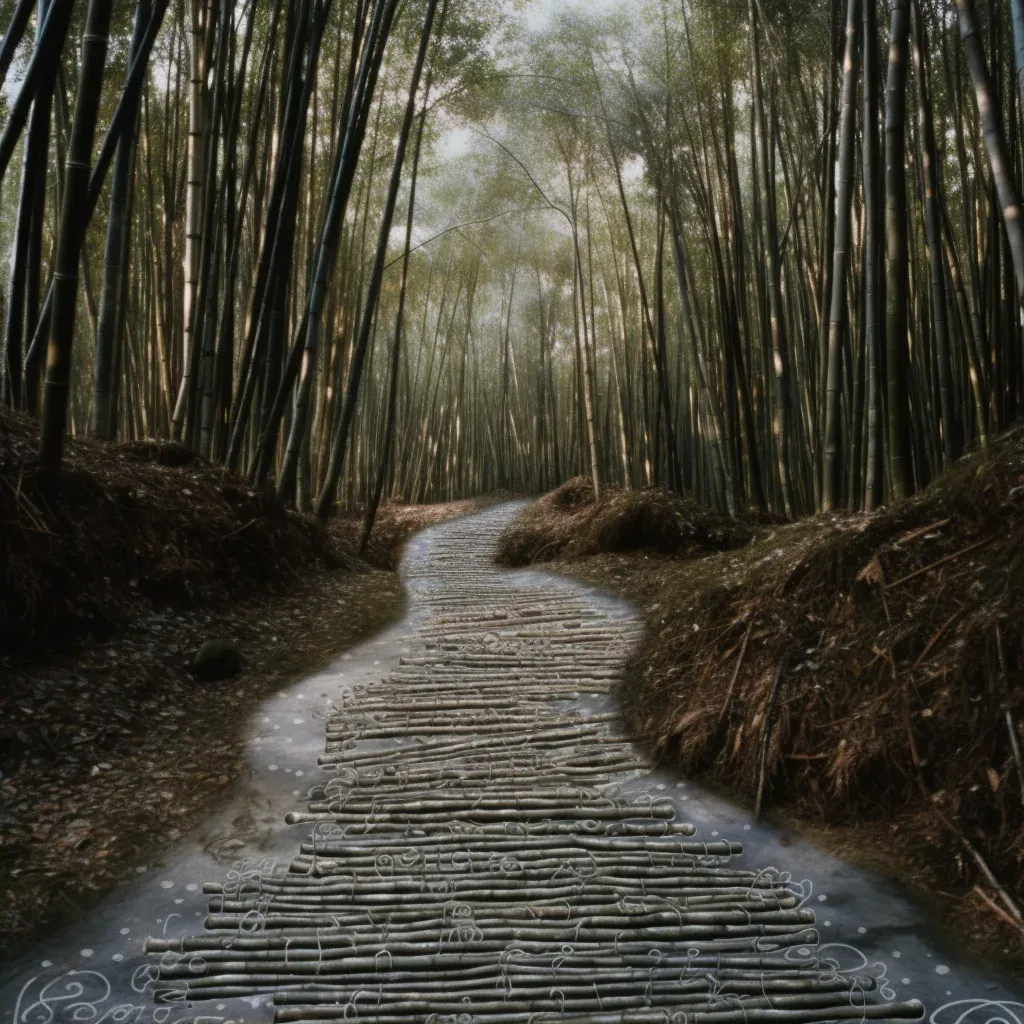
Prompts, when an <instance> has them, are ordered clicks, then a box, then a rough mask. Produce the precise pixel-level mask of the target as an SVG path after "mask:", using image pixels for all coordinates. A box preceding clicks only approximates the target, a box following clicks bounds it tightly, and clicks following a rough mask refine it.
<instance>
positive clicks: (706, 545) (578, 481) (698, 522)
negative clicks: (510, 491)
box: [499, 477, 753, 565]
mask: <svg viewBox="0 0 1024 1024" xmlns="http://www.w3.org/2000/svg"><path fill="white" fill-rule="evenodd" d="M752 536H753V531H752V529H751V526H750V524H749V523H747V522H741V521H738V520H735V519H729V518H727V517H724V516H718V515H716V514H715V513H713V512H711V511H709V510H708V509H706V508H702V507H701V506H700V505H698V504H697V503H696V502H694V501H692V500H690V499H688V498H682V497H679V496H678V495H676V494H672V493H671V492H669V491H665V490H661V489H658V488H650V489H647V490H643V491H624V490H612V491H610V492H609V493H608V494H607V495H604V496H603V497H602V500H601V501H600V502H599V503H595V502H594V486H593V484H592V483H591V482H590V481H589V480H587V479H586V478H585V477H576V478H575V479H573V480H570V481H568V483H565V484H563V485H562V486H561V487H559V488H558V489H557V490H555V491H552V492H551V493H550V494H547V495H545V496H544V497H543V498H541V499H540V500H539V501H536V502H535V503H534V504H533V505H531V506H530V507H529V508H527V509H526V510H525V511H524V512H523V514H522V515H521V516H519V518H518V519H517V520H516V522H515V523H514V524H513V525H512V526H511V527H510V528H509V529H508V530H507V531H506V533H505V535H504V536H503V537H502V543H501V552H500V555H499V559H500V560H501V561H502V562H504V563H505V564H506V565H530V564H532V563H533V562H538V561H550V560H551V559H553V558H579V557H582V556H584V555H596V554H600V553H602V552H609V551H619V552H622V551H636V550H640V549H645V550H653V551H658V552H661V553H662V554H671V555H675V556H684V555H691V554H695V553H705V552H708V551H726V550H729V549H730V548H735V547H739V546H741V545H743V544H746V543H747V542H749V540H750V539H751V537H752Z"/></svg>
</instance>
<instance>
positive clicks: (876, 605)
mask: <svg viewBox="0 0 1024 1024" xmlns="http://www.w3.org/2000/svg"><path fill="white" fill-rule="evenodd" d="M500 560H501V561H502V562H503V563H505V564H508V565H527V564H533V563H537V562H546V563H548V564H549V565H550V567H551V568H555V569H557V570H559V571H561V572H564V573H566V574H568V575H571V576H574V577H577V578H580V579H583V580H585V581H587V582H590V583H593V584H596V585H599V586H601V587H603V588H605V589H608V590H611V591H615V592H617V593H619V594H621V595H622V596H624V597H626V598H627V599H628V600H630V601H631V602H632V603H633V604H634V605H635V606H636V607H637V608H638V609H639V610H641V611H643V612H644V613H645V616H646V619H647V623H648V635H647V639H646V640H645V642H644V644H643V645H642V646H641V648H640V649H639V651H638V653H637V654H636V655H635V657H634V659H633V662H632V664H631V666H630V668H629V670H628V672H627V675H626V681H625V683H624V684H623V687H622V693H621V696H622V700H623V705H624V709H625V714H626V718H627V722H628V725H629V727H630V729H631V731H632V733H633V734H634V736H636V737H637V738H638V739H639V740H640V741H641V742H642V743H643V744H644V745H645V746H646V747H647V748H648V749H650V750H652V751H653V752H654V753H655V754H656V756H657V757H658V759H659V760H661V761H662V762H664V763H666V764H669V765H673V766H674V767H676V768H678V769H679V770H681V771H682V772H684V773H685V774H686V775H688V776H690V777H693V778H699V779H702V780H704V781H705V782H706V783H707V784H709V785H710V786H711V787H712V788H714V789H716V790H718V791H720V792H723V791H724V792H725V793H726V794H727V795H729V796H730V797H731V798H733V799H736V800H738V801H739V802H741V803H743V804H745V805H748V806H749V805H755V806H757V805H758V804H759V803H760V805H761V806H762V807H764V808H765V813H766V814H768V815H769V816H770V817H771V818H773V819H774V820H776V821H778V822H780V823H781V824H782V825H784V826H785V827H790V828H796V829H798V830H799V831H801V832H802V833H803V834H805V835H807V836H808V837H809V838H810V839H811V840H812V841H815V842H817V843H819V844H820V845H822V846H824V847H826V848H828V849H830V850H832V851H834V852H837V853H839V854H840V855H841V856H843V857H845V858H846V859H848V860H850V861H853V862H855V863H859V864H860V865H862V866H865V867H868V868H870V869H872V870H875V871H876V872H878V873H881V874H885V875H887V876H890V877H894V878H897V879H899V880H901V881H902V882H903V883H905V884H906V885H907V887H908V888H909V889H910V890H911V891H913V892H915V893H916V894H917V895H918V897H919V898H920V899H921V900H922V901H923V902H925V903H926V904H928V905H930V906H931V907H932V908H933V910H934V911H935V914H936V916H937V917H939V918H941V919H942V920H944V922H945V923H946V925H948V926H949V927H951V928H953V929H955V931H956V934H957V938H958V942H959V943H960V944H962V945H965V946H968V947H970V949H971V950H972V951H973V952H974V953H975V954H977V955H978V956H980V957H983V958H984V959H985V960H986V961H988V962H990V963H994V964H1001V965H1002V966H1003V967H1004V969H1007V970H1009V971H1011V972H1012V973H1013V974H1014V975H1015V976H1017V977H1022V976H1024V923H1022V921H1021V918H1020V907H1021V905H1022V901H1024V853H1022V850H1024V844H1022V840H1024V768H1022V764H1021V757H1020V748H1021V746H1024V737H1022V735H1021V729H1020V723H1021V719H1022V717H1024V685H1022V684H1024V646H1022V640H1024V430H1022V429H1018V430H1016V431H1015V432H1013V433H1011V434H1009V435H1007V436H1005V437H1003V438H1001V439H1000V440H999V441H998V442H996V443H995V444H994V445H993V446H992V447H991V449H990V451H989V452H988V453H987V454H986V455H978V454H975V455H972V456H969V457H967V458H965V459H963V460H962V461H961V462H960V463H959V464H958V465H957V467H955V468H954V469H953V470H952V471H951V472H949V473H947V474H945V475H944V476H943V477H942V478H941V479H940V480H938V481H936V482H935V483H934V484H933V485H932V486H931V487H929V488H928V489H926V490H925V491H923V492H922V493H921V494H919V495H918V496H916V497H915V498H913V499H911V500H909V501H906V502H902V503H898V504H895V505H893V506H892V507H890V508H885V509H880V510H877V511H876V512H874V513H871V514H858V515H845V514H842V515H838V514H837V515H819V516H815V517H812V518H810V519H806V520H802V521H800V522H796V523H792V524H778V523H771V522H767V521H765V520H764V518H763V517H744V518H740V519H739V520H730V519H728V518H725V517H722V516H719V515H717V514H715V513H713V512H710V511H709V510H707V509H702V508H700V507H699V506H697V505H695V504H694V503H692V502H690V501H688V500H685V499H680V498H678V497H675V496H673V495H669V494H667V493H665V492H662V491H658V490H646V491H633V492H623V491H618V492H615V491H613V492H611V493H610V494H608V495H606V496H604V497H603V498H602V500H601V501H600V502H599V503H596V504H595V502H594V498H593V490H592V488H591V487H590V485H589V484H588V483H587V482H586V481H584V480H576V481H572V482H570V483H569V484H566V485H565V486H563V487H562V488H560V489H559V490H558V491H555V492H552V493H551V494H549V495H547V496H545V497H544V498H542V499H541V500H540V501H539V502H537V503H536V504H535V505H533V506H531V507H530V508H529V509H527V510H526V511H525V512H524V513H523V514H522V515H521V516H520V518H519V519H518V520H517V522H516V524H515V525H514V526H513V527H512V528H510V529H509V530H508V531H507V532H506V533H505V535H504V537H503V540H502V548H501V555H500Z"/></svg>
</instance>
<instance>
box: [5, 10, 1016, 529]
mask: <svg viewBox="0 0 1024 1024" xmlns="http://www.w3.org/2000/svg"><path fill="white" fill-rule="evenodd" d="M0 16H2V17H3V18H4V19H5V23H6V26H7V27H6V31H5V34H4V36H3V40H2V42H0V78H2V79H3V81H4V91H3V94H2V97H0V121H2V127H0V203H2V205H0V243H2V245H3V248H4V251H6V252H7V253H8V254H9V263H8V267H9V269H8V272H7V274H6V278H5V279H3V278H2V276H0V298H2V323H3V348H2V351H3V356H4V357H3V360H2V364H0V386H2V395H3V400H4V402H5V403H6V404H7V405H9V406H11V407H13V408H16V409H19V410H22V411H24V412H25V413H27V414H29V415H31V416H34V417H37V419H38V421H39V430H40V449H39V454H40V466H41V470H42V472H44V473H47V474H52V475H53V476H54V478H55V479H56V474H57V471H58V470H59V467H60V464H61V458H62V451H63V444H64V438H65V436H66V435H67V434H68V433H69V432H70V433H72V434H74V435H76V436H91V437H95V438H97V439H99V440H101V441H106V442H114V441H119V440H130V439H135V438H139V437H145V436H151V437H158V438H173V439H175V440H178V441H180V442H182V443H184V444H185V445H188V446H189V447H191V448H193V449H194V450H196V451H197V452H199V453H200V454H201V455H202V456H203V457H204V458H207V459H210V460H212V461H213V462H215V463H218V464H222V465H224V466H226V467H229V468H231V469H233V470H236V471H239V472H242V473H244V474H246V475H248V477H249V478H250V480H251V481H252V484H253V485H254V486H256V487H260V488H269V487H273V488H275V489H276V490H277V492H278V494H279V495H280V497H281V499H282V500H283V501H284V502H286V503H287V504H288V505H291V506H293V507H296V508H298V509H299V510H302V511H312V512H315V513H316V514H317V515H319V516H320V517H321V518H326V517H327V516H328V515H329V513H330V511H331V509H332V507H334V505H335V504H336V503H337V502H339V501H340V502H342V503H343V504H345V505H346V506H348V507H350V508H353V507H365V508H367V509H369V512H370V516H371V517H372V514H373V509H375V508H376V506H377V505H378V503H379V502H380V501H382V500H388V499H391V498H394V499H399V500H406V501H427V500H440V499H447V498H454V497H461V496H465V495H469V494H474V493H479V492H483V491H487V490H492V489H495V488H505V489H509V490H515V491H537V490H541V489H544V488H547V487H550V486H553V485H555V484H557V483H559V482H561V481H562V480H565V479H567V478H569V477H571V476H574V475H579V474H585V475H588V476H590V477H591V479H592V480H593V482H594V485H595V487H596V488H597V490H598V491H600V490H601V489H602V488H603V487H606V486H609V485H622V486H627V487H641V486H648V485H653V484H657V485H662V486H665V487H670V488H673V489H676V490H680V491H686V492H688V493H692V494H694V495H695V496H696V497H698V498H699V499H700V500H702V501H704V502H706V503H709V504H713V505H715V506H717V507H720V508H723V509H728V510H730V511H734V512H735V511H738V510H741V509H744V508H758V509H762V510H765V511H772V512H775V513H777V514H782V515H786V516H788V517H794V516H798V515H803V514H807V513H810V512H813V511H816V510H821V509H825V510H829V509H835V508H840V507H848V508H853V509H859V508H872V507H874V506H877V505H879V504H883V503H886V502H888V501H889V500H891V499H892V498H893V497H899V496H905V495H908V494H910V493H912V492H913V491H914V490H916V489H919V488H921V487H922V486H924V485H926V484H927V483H928V482H929V481H930V480H931V479H932V478H933V477H935V476H936V475H937V474H938V473H939V472H941V471H942V469H943V468H945V467H947V466H949V465H950V464H952V463H953V462H954V461H955V460H956V459H957V458H959V457H960V455H961V454H962V453H963V452H964V451H966V450H967V449H968V448H970V447H972V446H984V445H985V444H987V442H988V439H989V438H991V437H993V436H994V435H996V434H997V433H998V432H999V431H1001V430H1002V429H1004V428H1005V427H1006V426H1007V425H1009V424H1010V423H1011V422H1013V421H1014V420H1015V418H1016V417H1017V416H1018V415H1019V411H1020V403H1021V402H1024V359H1022V353H1021V342H1022V327H1021V323H1022V317H1021V309H1022V306H1021V300H1022V297H1024V225H1022V224H1021V211H1020V188H1021V181H1022V178H1024V131H1022V127H1024V0H1009V6H1007V5H1006V4H1005V3H1003V2H998V0H991V2H990V3H988V4H981V3H976V2H975V0H955V3H950V2H948V0H889V2H888V3H887V4H882V3H880V2H879V0H831V2H826V0H797V2H795V3H794V2H787V3H782V2H779V0H770V2H769V0H643V2H635V3H634V2H625V0H621V2H619V3H617V4H616V3H608V4H605V5H601V6H600V8H599V10H598V11H597V12H585V11H584V9H583V8H579V9H577V8H572V7H566V6H565V5H559V4H553V3H546V2H542V0H534V2H528V3H523V4H513V3H507V4H506V3H503V2H501V0H283V2H281V3H274V4H271V3H260V2H259V0H239V2H235V3H229V2H228V0H136V2H135V5H134V6H131V5H128V4H127V3H125V4H114V3H112V2H111V0H78V2H77V3H76V2H75V0H13V2H12V0H7V2H6V3H5V4H3V5H0Z"/></svg>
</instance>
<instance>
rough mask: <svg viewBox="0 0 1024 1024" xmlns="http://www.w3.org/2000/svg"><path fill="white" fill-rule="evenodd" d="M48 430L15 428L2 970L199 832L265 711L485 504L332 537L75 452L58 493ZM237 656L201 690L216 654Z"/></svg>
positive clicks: (0, 619)
mask: <svg viewBox="0 0 1024 1024" xmlns="http://www.w3.org/2000/svg"><path fill="white" fill-rule="evenodd" d="M34 451H35V425H34V424H33V423H31V422H30V421H28V420H25V419H23V418H21V417H17V416H11V415H9V414H6V413H0V678H2V686H0V893H2V903H0V936H2V939H0V957H4V956H7V955H10V954H12V953H14V952H16V951H21V950H23V949H24V948H25V946H26V945H27V944H28V943H30V942H31V941H33V940H36V939H39V938H41V937H42V936H43V935H45V934H47V933H50V932H52V931H53V930H54V929H56V928H57V927H59V926H60V925H61V924H62V923H63V922H65V921H68V920H72V919H74V918H77V917H79V916H80V915H81V913H82V912H83V911H84V910H85V909H87V908H88V906H89V905H90V904H92V903H94V902H95V901H97V900H98V899H99V898H100V896H101V895H102V894H103V893H104V892H106V891H108V890H109V889H111V888H112V887H114V886H115V885H116V884H117V883H118V882H119V881H121V880H122V879H124V878H125V877H126V876H127V875H128V874H130V872H131V871H132V870H134V868H135V866H136V865H137V864H139V863H140V862H144V861H145V859H146V855H147V853H148V852H151V851H153V850H154V849H156V848H159V847H161V846H164V845H166V844H168V843H172V842H174V841H175V840H176V839H178V838H179V837H180V836H181V835H182V834H183V833H184V832H186V831H187V830H188V829H189V828H191V827H192V826H193V825H194V824H196V823H197V822H198V821H200V820H201V818H202V817H203V815H204V814H205V813H206V812H207V811H208V809H209V808H210V807H212V806H213V805H215V804H216V803H217V802H218V800H220V799H222V798H223V794H224V792H225V790H226V789H227V788H228V787H229V786H230V785H232V783H234V782H235V781H236V780H237V779H238V778H239V776H240V774H241V772H242V770H243V767H244V763H245V762H244V756H243V749H244V737H243V728H244V726H245V723H246V721H247V719H248V717H249V715H250V714H251V713H252V711H253V709H254V708H255V707H256V705H257V704H258V702H259V701H260V700H261V699H262V698H264V697H265V696H266V695H268V694H270V693H272V692H275V691H276V690H277V689H279V688H281V687H282V686H283V685H286V684H287V683H288V682H289V681H290V680H293V679H296V678H299V677H301V676H302V675H305V674H308V673H310V672H313V671H316V670H318V669H320V668H322V667H323V666H325V665H326V664H327V663H328V662H330V661H331V660H332V659H333V658H334V657H336V656H337V655H339V654H340V653H341V652H342V651H344V650H345V649H346V648H348V647H351V646H353V645H354V644H355V643H357V642H358V641H360V640H361V639H363V638H364V637H367V636H369V635H371V634H372V633H374V632H376V631H377V630H379V629H380V628H381V627H382V626H383V625H385V624H387V623H388V622H390V621H392V620H394V619H395V618H397V617H398V615H399V614H400V613H401V611H402V608H403V604H404V600H403V590H402V586H401V583H400V581H399V578H398V575H397V573H396V572H394V571H393V570H394V568H395V565H396V563H397V557H398V553H399V551H400V549H401V546H402V544H403V543H404V541H405V540H406V539H407V538H408V537H409V536H411V535H412V534H413V533H415V532H417V531H418V530H420V529H422V528H423V527H425V526H428V525H431V524H433V523H437V522H441V521H443V520H445V519H449V518H452V517H454V516H457V515H462V514H465V513H466V512H468V511H471V510H473V509H474V508H477V507H480V505H481V502H454V503H451V504H447V505H432V506H400V505H388V506H385V507H384V508H382V509H381V513H380V516H379V517H378V520H377V525H376V526H375V529H374V533H373V537H372V540H371V543H370V545H369V548H368V550H367V552H366V553H365V555H364V557H362V558H360V557H358V555H357V554H356V552H357V551H358V546H359V539H360V537H361V531H362V521H361V519H357V518H355V517H339V518H337V519H335V520H333V521H332V523H331V525H330V528H329V529H328V531H327V532H326V534H325V533H324V532H323V531H322V530H320V529H319V528H318V526H317V524H316V523H315V522H314V521H313V520H312V519H310V518H309V517H304V516H299V515H295V514H293V513H286V512H285V511H284V510H283V509H282V508H281V507H280V505H279V504H278V503H277V502H276V500H275V499H273V498H272V497H269V496H266V495H262V494H257V493H255V492H253V491H252V490H250V489H249V488H248V487H247V485H246V483H245V481H244V480H242V479H241V478H237V477H233V476H231V475H230V474H227V473H225V472H224V471H222V470H219V469H214V468H212V467H210V466H208V465H206V464H205V463H201V462H198V461H195V460H194V459H193V457H192V456H191V455H190V454H189V453H188V452H187V451H186V450H185V449H182V448H178V447H176V446H173V445H166V444H161V445H156V444H150V445H145V444H136V445H123V446H118V447H113V448H112V447H109V446H104V445H99V444H95V443H90V442H71V443H70V444H69V449H68V458H67V463H66V469H65V471H64V474H63V477H62V479H61V481H60V486H59V489H58V490H57V491H56V492H53V491H51V490H46V489H45V488H43V487H42V486H41V483H40V481H39V480H38V479H37V478H36V477H35V476H34V472H33V456H34ZM210 639H217V640H229V641H231V642H233V643H234V644H236V645H237V647H238V649H239V650H240V652H241V654H242V656H243V658H244V664H243V666H242V669H241V671H240V672H239V673H238V674H237V675H235V676H234V677H233V678H228V679H224V680H222V681H219V682H202V681H200V680H199V679H197V678H196V676H195V675H194V673H193V672H192V670H191V668H192V664H191V663H192V658H193V656H194V654H195V652H196V651H197V649H198V648H199V647H200V646H201V645H202V644H203V643H204V642H205V641H207V640H210Z"/></svg>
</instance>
